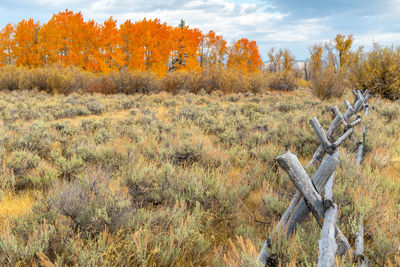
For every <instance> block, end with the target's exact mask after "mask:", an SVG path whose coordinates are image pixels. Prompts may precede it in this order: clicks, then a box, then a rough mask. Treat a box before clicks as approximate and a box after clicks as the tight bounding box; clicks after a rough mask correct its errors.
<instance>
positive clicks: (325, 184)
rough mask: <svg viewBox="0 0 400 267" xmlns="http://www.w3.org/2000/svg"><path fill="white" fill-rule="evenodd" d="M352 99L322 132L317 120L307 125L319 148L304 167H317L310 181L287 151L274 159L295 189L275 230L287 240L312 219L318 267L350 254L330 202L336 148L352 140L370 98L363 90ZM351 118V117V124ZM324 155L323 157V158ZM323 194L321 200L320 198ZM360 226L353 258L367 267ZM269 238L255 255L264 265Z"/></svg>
mask: <svg viewBox="0 0 400 267" xmlns="http://www.w3.org/2000/svg"><path fill="white" fill-rule="evenodd" d="M353 94H354V96H355V101H354V104H353V105H351V104H350V103H349V101H347V100H345V101H344V103H345V106H346V108H347V109H346V112H345V113H344V114H342V113H341V112H340V110H339V109H338V107H336V106H333V107H332V112H333V114H334V115H335V118H334V120H333V122H332V124H331V126H330V127H329V129H328V131H327V132H325V131H324V129H323V127H322V126H321V124H320V123H319V121H318V119H317V118H312V119H311V120H310V124H311V126H312V128H313V130H314V132H315V134H316V135H317V137H318V139H319V141H320V142H321V145H320V146H319V148H318V149H317V151H316V152H315V153H314V155H313V158H312V160H311V161H310V162H309V163H308V164H307V167H308V166H310V165H315V166H318V169H317V171H316V172H315V174H314V175H313V177H312V178H311V179H310V177H309V176H308V174H307V173H306V171H305V170H304V168H303V167H302V165H301V163H300V161H299V160H298V158H297V156H296V155H294V154H292V153H290V152H289V151H288V152H286V153H285V154H283V155H280V156H278V157H277V158H276V161H277V162H278V164H279V165H280V166H281V168H282V169H283V170H284V171H285V172H286V173H287V174H288V176H289V178H290V179H291V180H292V182H293V183H294V185H295V186H296V188H297V192H296V193H295V195H294V197H293V198H292V200H291V202H290V204H289V207H288V208H287V209H286V211H285V212H284V214H283V215H282V217H281V219H280V220H279V222H278V224H277V225H276V230H278V231H286V233H287V237H289V236H290V235H291V234H292V233H293V231H294V230H295V229H296V225H298V224H300V223H302V222H303V221H304V220H305V219H306V218H307V216H308V214H309V213H310V211H311V213H312V214H313V216H314V217H315V219H316V221H317V223H318V225H319V226H320V227H321V229H322V230H321V239H320V241H319V253H320V254H319V258H318V266H333V265H334V262H335V256H336V255H339V256H343V255H346V254H347V253H349V252H350V250H351V246H350V244H349V242H348V240H347V238H346V237H345V236H344V235H343V233H342V231H341V230H340V228H339V226H338V224H337V222H336V221H337V216H338V215H337V205H336V204H335V203H334V201H333V186H334V176H335V169H336V167H337V166H338V164H339V147H340V145H341V143H342V142H343V141H344V140H346V139H347V138H350V137H352V134H353V131H354V127H355V126H356V125H358V124H360V123H361V122H362V118H361V117H360V116H359V115H358V112H359V111H361V109H363V110H364V111H365V114H368V107H369V106H368V99H369V98H370V97H371V95H370V94H369V93H368V90H366V91H365V92H364V93H361V91H359V90H357V91H353ZM352 117H355V118H354V119H353V120H352ZM340 124H343V126H344V133H343V134H342V135H341V136H339V137H338V138H337V139H336V140H334V139H333V133H335V131H336V130H337V129H338V127H339V125H340ZM357 145H358V147H357V155H356V162H357V164H358V165H361V161H362V157H363V154H364V150H365V148H364V147H365V125H364V127H363V140H362V141H360V142H358V143H357ZM325 155H326V156H325ZM322 191H325V193H324V196H323V197H322V196H321V193H322ZM363 235H364V228H363V224H362V223H361V225H360V226H359V230H358V231H357V233H356V237H355V252H354V253H353V256H354V258H355V260H356V261H357V262H358V263H359V265H360V266H366V265H368V260H367V259H366V258H365V257H364V252H363V250H364V249H363V248H364V245H363V240H364V237H363ZM271 242H273V240H271V238H268V239H267V240H266V241H265V242H264V245H263V247H262V248H261V251H260V254H259V260H260V261H261V262H262V263H263V264H264V265H266V264H267V262H268V259H269V255H268V252H267V248H268V247H269V246H270V245H271Z"/></svg>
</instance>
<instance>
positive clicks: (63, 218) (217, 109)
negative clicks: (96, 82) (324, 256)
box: [0, 89, 400, 266]
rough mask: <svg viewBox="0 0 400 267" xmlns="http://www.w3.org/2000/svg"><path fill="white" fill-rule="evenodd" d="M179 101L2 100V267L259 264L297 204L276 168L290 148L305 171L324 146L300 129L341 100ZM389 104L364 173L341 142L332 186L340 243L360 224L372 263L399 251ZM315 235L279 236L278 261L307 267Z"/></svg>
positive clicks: (395, 146)
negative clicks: (288, 211) (337, 208)
mask: <svg viewBox="0 0 400 267" xmlns="http://www.w3.org/2000/svg"><path fill="white" fill-rule="evenodd" d="M174 93H176V94H172V93H167V92H161V93H154V94H135V95H124V94H113V95H107V96H105V95H100V94H90V95H89V94H70V95H68V96H64V95H60V94H54V95H50V94H47V93H43V92H39V93H37V92H33V91H15V92H0V118H1V121H2V124H1V127H0V147H2V150H1V153H0V156H1V158H2V160H3V162H4V164H3V166H2V169H1V172H0V181H1V182H0V189H1V190H3V191H4V192H6V193H5V195H4V197H3V198H2V201H1V204H0V218H1V222H5V221H6V222H7V223H6V224H2V225H4V226H3V229H2V235H0V264H1V265H5V266H7V265H11V266H12V265H18V264H20V265H39V264H43V265H45V264H47V265H49V266H50V264H59V265H62V264H65V265H68V266H70V265H93V266H97V265H106V266H109V265H116V264H120V265H127V266H146V265H147V266H199V265H201V266H210V265H212V266H257V265H258V263H257V260H256V259H255V258H256V255H257V253H258V249H259V248H261V245H262V243H263V241H264V239H265V238H266V237H267V236H269V235H270V233H271V232H272V230H273V229H274V226H275V223H276V221H277V220H279V218H280V216H281V215H282V213H283V211H284V209H285V208H286V206H287V205H288V203H289V202H290V199H291V197H292V196H293V193H294V186H293V185H292V184H291V183H290V180H289V178H288V177H287V176H286V175H285V174H284V172H282V171H281V170H280V169H279V168H278V167H277V165H276V163H275V161H274V158H275V157H276V156H278V155H280V154H281V153H283V152H285V151H286V150H288V149H289V150H291V151H292V152H294V153H296V154H297V155H298V156H299V157H300V159H301V162H302V163H303V164H305V163H306V162H307V161H308V160H309V159H310V158H311V157H312V154H313V153H314V151H315V149H316V148H317V147H318V145H319V143H318V141H317V138H316V137H315V135H314V133H313V131H312V128H311V127H310V125H309V122H308V120H309V119H310V118H312V117H314V116H317V117H318V118H319V120H320V122H321V124H322V125H323V127H324V128H327V127H328V124H329V123H330V122H331V121H332V115H331V113H330V111H329V109H330V107H331V106H332V105H338V107H339V108H340V109H341V110H343V109H344V105H343V102H342V99H333V100H330V101H325V100H320V99H318V98H316V97H315V96H314V95H313V94H312V92H311V91H310V90H308V89H301V90H294V91H290V92H282V91H262V92H261V93H233V94H223V93H218V92H214V93H212V94H192V93H189V92H187V91H182V92H174ZM346 98H348V99H349V100H351V98H352V96H350V95H349V94H347V95H346ZM397 105H398V103H396V102H394V103H392V102H388V101H384V100H381V99H372V100H371V109H370V114H369V115H368V117H367V118H366V120H365V123H366V126H367V155H366V158H365V160H364V163H363V168H362V169H360V170H357V169H354V151H353V149H354V147H353V143H352V142H346V143H345V144H344V147H343V149H342V150H341V162H342V163H341V165H340V168H339V169H338V170H337V179H336V181H337V182H336V183H335V198H336V201H337V202H338V203H340V214H339V223H340V225H341V228H342V230H343V231H344V234H345V235H346V236H347V237H349V239H350V242H351V243H353V242H354V240H353V239H354V238H353V236H354V229H355V226H356V225H357V223H358V221H357V220H358V216H359V215H361V216H363V217H364V224H365V233H366V236H365V247H366V254H367V257H368V258H369V259H370V260H371V261H372V263H373V264H375V265H379V266H381V265H384V264H389V261H391V262H392V264H393V265H395V263H396V257H397V261H398V258H399V253H400V251H399V244H400V236H399V233H400V224H399V223H398V222H397V220H396V218H398V217H399V215H400V181H399V179H398V177H399V176H398V169H399V166H398V164H397V163H398V157H399V155H400V143H399V137H400V136H399V132H400V126H399V125H398V123H397V120H396V116H397V115H396V114H397V112H398V110H397ZM277 118H279V119H277ZM355 138H356V139H360V138H361V129H359V128H357V129H356V131H355ZM28 163H29V164H28ZM30 163H32V164H30ZM32 166H36V167H35V168H32ZM13 170H17V172H16V173H13ZM311 171H312V170H311ZM93 173H94V174H93ZM89 174H90V175H89ZM93 180H97V181H98V183H93ZM93 184H94V185H93ZM22 185H23V186H22ZM60 185H62V186H60ZM92 185H93V186H92ZM107 189H109V191H108V190H107ZM70 191H71V192H72V193H74V194H76V195H77V196H79V199H81V201H79V199H78V198H76V199H70V198H68V195H69V194H68V192H70ZM33 192H40V193H38V197H36V194H34V193H33ZM85 192H86V193H85ZM33 196H35V197H33ZM32 205H33V208H32ZM31 209H33V212H30V210H31ZM118 214H122V215H123V216H122V215H121V216H119V215H118ZM117 217H121V218H122V217H124V219H123V220H122V219H121V220H119V219H118V218H117ZM110 225H115V227H111V228H110ZM316 229H317V225H316V224H315V223H314V222H313V220H308V221H307V222H306V223H305V224H303V225H301V226H300V227H299V229H298V231H297V232H296V234H295V236H293V239H292V240H290V242H288V241H287V240H286V239H284V238H283V239H279V237H277V238H278V239H277V240H278V241H277V242H276V243H275V244H276V246H275V247H274V248H273V252H274V253H275V260H276V261H277V262H280V263H281V264H282V265H285V264H286V265H290V264H292V265H294V264H297V265H307V264H308V265H310V264H311V265H312V264H314V263H315V262H316V260H317V246H318V243H317V240H318V239H319V232H318V231H316ZM5 255H6V256H5ZM343 264H348V265H351V264H352V263H351V262H343Z"/></svg>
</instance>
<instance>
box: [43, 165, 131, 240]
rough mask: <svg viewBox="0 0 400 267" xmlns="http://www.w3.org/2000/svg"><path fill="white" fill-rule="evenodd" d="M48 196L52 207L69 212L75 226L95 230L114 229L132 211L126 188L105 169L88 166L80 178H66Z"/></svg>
mask: <svg viewBox="0 0 400 267" xmlns="http://www.w3.org/2000/svg"><path fill="white" fill-rule="evenodd" d="M54 190H56V191H57V193H55V192H54V193H53V194H51V195H50V196H51V197H50V198H49V199H48V200H47V204H48V205H49V207H50V210H54V211H53V212H55V213H56V214H61V215H64V216H68V217H69V218H70V219H71V220H72V222H73V226H74V228H75V229H76V230H77V231H78V230H79V231H82V232H83V233H87V234H96V233H100V232H101V231H103V230H104V229H105V228H107V229H108V231H109V232H110V233H115V232H116V231H118V230H119V228H120V227H121V226H122V225H123V224H125V223H126V222H127V221H128V220H129V219H130V218H131V215H132V211H133V210H132V208H131V202H130V198H129V195H128V194H127V190H124V189H123V188H121V187H120V186H119V184H118V181H112V180H111V178H110V175H109V174H108V173H106V172H104V171H102V170H100V169H99V170H89V171H87V173H86V174H85V175H83V176H82V177H81V179H79V180H74V181H72V182H66V183H64V184H62V185H61V188H54Z"/></svg>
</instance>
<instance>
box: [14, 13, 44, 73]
mask: <svg viewBox="0 0 400 267" xmlns="http://www.w3.org/2000/svg"><path fill="white" fill-rule="evenodd" d="M39 30H40V24H39V22H34V21H33V19H29V20H22V21H20V22H19V23H18V24H17V25H16V26H15V35H14V42H15V46H14V51H13V54H14V56H15V59H16V61H15V63H16V64H17V65H22V66H29V67H37V66H40V65H42V61H41V60H40V54H39Z"/></svg>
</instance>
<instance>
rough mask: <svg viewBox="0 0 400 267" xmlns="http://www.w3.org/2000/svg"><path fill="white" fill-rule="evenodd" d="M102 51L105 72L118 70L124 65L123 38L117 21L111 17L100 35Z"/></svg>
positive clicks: (101, 62) (103, 26)
mask: <svg viewBox="0 0 400 267" xmlns="http://www.w3.org/2000/svg"><path fill="white" fill-rule="evenodd" d="M100 49H101V53H102V60H101V61H100V62H99V64H102V70H103V72H105V73H107V72H109V71H112V70H118V69H120V68H121V67H122V66H123V65H124V59H123V54H122V38H121V36H120V34H119V29H118V27H117V21H116V20H114V19H113V18H112V17H110V18H109V19H108V20H106V21H104V23H103V25H102V26H101V33H100Z"/></svg>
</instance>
